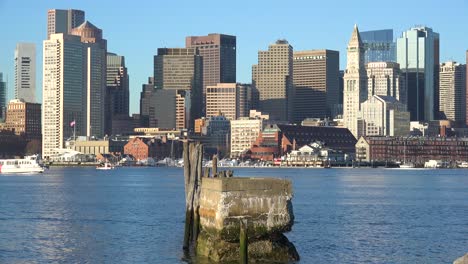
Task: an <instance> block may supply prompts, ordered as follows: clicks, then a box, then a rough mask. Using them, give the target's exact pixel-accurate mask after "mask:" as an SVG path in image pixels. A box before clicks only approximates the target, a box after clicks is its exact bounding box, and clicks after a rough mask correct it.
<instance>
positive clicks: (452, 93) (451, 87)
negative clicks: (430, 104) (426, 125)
mask: <svg viewBox="0 0 468 264" xmlns="http://www.w3.org/2000/svg"><path fill="white" fill-rule="evenodd" d="M439 87H440V97H439V101H440V104H439V108H440V109H439V111H440V115H441V118H442V119H448V120H451V121H454V122H456V123H458V124H459V125H463V124H465V123H466V119H465V118H466V65H464V64H459V63H456V62H453V61H449V62H445V63H442V64H441V65H440V86H439Z"/></svg>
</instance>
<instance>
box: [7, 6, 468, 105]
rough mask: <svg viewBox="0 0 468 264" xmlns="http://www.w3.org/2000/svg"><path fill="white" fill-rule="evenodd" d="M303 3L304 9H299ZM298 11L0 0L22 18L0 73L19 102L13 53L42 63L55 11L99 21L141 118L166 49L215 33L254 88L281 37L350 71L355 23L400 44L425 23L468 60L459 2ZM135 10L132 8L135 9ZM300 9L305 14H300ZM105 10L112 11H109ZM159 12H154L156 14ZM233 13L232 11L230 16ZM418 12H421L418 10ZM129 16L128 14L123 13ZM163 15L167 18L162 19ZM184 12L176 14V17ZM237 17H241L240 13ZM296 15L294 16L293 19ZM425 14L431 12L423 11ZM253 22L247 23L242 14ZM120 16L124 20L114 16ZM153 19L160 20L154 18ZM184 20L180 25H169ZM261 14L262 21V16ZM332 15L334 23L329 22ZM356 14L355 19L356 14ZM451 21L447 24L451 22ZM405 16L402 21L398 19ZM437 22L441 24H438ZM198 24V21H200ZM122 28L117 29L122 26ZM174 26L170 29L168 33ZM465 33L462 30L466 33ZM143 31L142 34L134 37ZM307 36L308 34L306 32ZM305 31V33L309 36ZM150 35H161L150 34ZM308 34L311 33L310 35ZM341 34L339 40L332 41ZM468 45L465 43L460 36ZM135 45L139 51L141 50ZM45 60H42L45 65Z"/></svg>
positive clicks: (11, 31)
mask: <svg viewBox="0 0 468 264" xmlns="http://www.w3.org/2000/svg"><path fill="white" fill-rule="evenodd" d="M296 3H297V4H296ZM296 3H295V4H294V5H291V6H282V5H280V4H278V3H272V6H271V8H269V9H268V10H269V12H267V13H264V12H260V11H261V10H262V9H261V3H249V5H250V7H251V8H249V9H244V8H243V6H244V5H243V4H242V3H238V4H237V5H235V6H233V7H230V12H229V13H225V15H224V16H222V17H219V18H218V20H219V22H217V23H212V20H211V19H210V18H209V16H206V17H205V16H201V15H198V14H199V12H210V11H211V12H222V11H223V10H224V6H222V5H220V4H219V3H215V2H213V1H206V2H204V3H201V4H200V3H190V2H188V3H187V6H186V7H187V8H184V9H183V10H177V9H175V8H176V6H174V5H171V4H170V3H161V4H157V3H145V6H142V7H141V8H138V7H134V6H133V5H131V3H128V4H127V3H124V4H122V5H118V6H115V5H106V2H103V3H101V2H100V3H98V4H97V5H96V4H92V3H72V4H70V3H63V2H61V1H56V0H53V1H52V0H50V1H41V2H39V3H31V4H30V5H19V4H18V3H16V2H14V1H0V22H3V23H4V24H5V23H8V21H14V19H13V18H15V17H17V16H19V14H21V16H22V23H8V24H9V25H10V24H11V25H10V27H9V28H8V31H7V32H6V34H5V36H6V41H4V42H3V44H2V47H1V49H0V58H1V59H0V71H1V72H4V77H5V78H4V79H6V77H8V80H9V83H8V99H12V98H13V95H14V83H13V76H14V49H15V46H16V44H17V43H18V42H33V43H35V44H36V46H37V51H38V53H37V58H42V51H41V50H42V49H41V46H42V41H43V40H44V39H45V38H47V27H46V22H47V11H48V10H49V9H54V8H56V9H70V8H73V9H79V10H83V11H85V12H86V14H87V17H89V18H92V19H91V20H92V21H93V23H95V24H97V25H99V27H100V28H102V29H103V32H104V38H106V39H108V40H109V47H108V51H109V52H115V53H118V54H121V55H122V56H125V57H126V60H127V67H128V71H129V75H130V76H131V78H130V112H131V113H136V112H138V98H139V91H140V87H141V85H142V84H144V83H145V82H146V80H147V78H148V77H149V76H152V57H153V56H154V55H156V52H157V48H160V47H180V48H182V47H184V40H185V38H186V37H187V36H197V35H207V34H209V33H221V34H229V35H234V36H236V37H237V82H241V83H250V82H251V78H250V76H251V66H252V65H253V64H256V61H257V53H258V51H259V50H263V49H264V48H265V47H267V46H268V45H270V44H272V43H274V42H275V41H276V40H277V39H279V38H285V39H287V40H288V42H289V43H290V44H291V45H292V46H293V48H294V50H310V49H325V48H326V49H332V50H338V51H339V52H340V55H341V56H340V69H342V70H343V69H344V68H345V66H344V65H345V64H346V59H345V58H346V45H347V42H348V38H349V30H350V28H351V27H352V25H353V24H354V23H356V24H358V26H359V28H360V30H362V31H368V30H379V29H387V28H388V29H393V31H394V36H393V38H394V39H396V38H398V37H399V36H401V34H402V32H403V31H405V30H408V29H409V28H411V27H413V26H414V25H415V24H424V25H426V26H428V27H431V28H433V29H434V31H436V32H438V33H440V38H441V62H445V61H448V60H454V61H457V62H460V63H463V62H464V60H465V56H464V55H465V51H466V45H465V44H464V43H466V41H463V39H460V34H458V32H459V31H460V30H461V29H460V30H457V28H456V26H455V28H454V26H453V25H463V22H464V21H463V19H462V18H463V10H466V8H463V7H467V6H468V3H465V2H463V1H456V3H453V5H451V7H448V6H447V5H432V6H431V7H426V6H424V5H423V4H422V1H417V2H414V3H413V2H411V3H405V5H406V6H407V8H406V9H401V8H398V9H397V7H398V6H400V5H398V4H396V5H395V8H392V7H389V9H388V10H387V11H388V12H385V13H382V12H379V9H377V8H374V7H371V6H372V3H371V2H370V1H366V2H364V3H361V4H360V6H364V7H365V8H362V9H361V8H360V9H358V8H357V7H356V6H354V5H352V4H351V3H341V7H340V8H336V7H334V6H333V5H332V4H331V3H320V4H315V3H314V4H312V3H307V2H305V1H297V2H296ZM130 6H131V8H130ZM297 6H301V8H300V9H299V8H297ZM104 7H105V8H104ZM153 7H154V8H153ZM231 8H232V10H231ZM416 8H418V12H414V10H415V9H416ZM123 11H125V12H123ZM159 11H161V12H159ZM176 11H177V12H178V13H174V12H176ZM236 11H237V12H236ZM291 11H294V12H291ZM423 11H424V12H423ZM240 12H242V14H243V16H248V17H250V18H251V19H248V20H246V21H242V20H240V19H238V17H239V16H238V14H239V13H240ZM116 13H118V14H119V16H115V15H113V14H116ZM285 13H290V14H291V15H289V16H286V17H287V18H289V19H288V20H284V19H281V20H278V21H275V20H274V18H275V17H278V16H279V15H284V14H285ZM150 14H153V15H152V16H151V15H150ZM175 14H177V17H179V18H180V20H178V21H176V22H174V20H173V19H169V18H170V17H171V16H173V15H175ZM259 14H260V15H259ZM330 14H333V19H335V21H334V22H333V23H326V24H325V25H324V23H323V21H326V20H324V19H328V17H329V15H330ZM350 14H352V15H350ZM448 14H450V20H448V19H441V17H444V16H448ZM397 15H398V18H399V19H398V20H395V19H394V17H395V16H397ZM434 17H437V18H438V19H434ZM195 18H196V19H195ZM116 21H117V22H116ZM168 21H171V27H167V24H168ZM460 28H461V26H460ZM135 29H136V30H135ZM306 29H307V30H306ZM305 30H306V31H305ZM151 32H155V33H154V34H151ZM304 32H306V34H305V33H304ZM330 32H334V34H330ZM461 38H463V36H462V37H461ZM135 45H138V48H136V46H135ZM38 61H40V60H38ZM41 87H42V67H40V65H38V67H37V93H36V95H37V99H36V100H37V101H41V97H42V89H41Z"/></svg>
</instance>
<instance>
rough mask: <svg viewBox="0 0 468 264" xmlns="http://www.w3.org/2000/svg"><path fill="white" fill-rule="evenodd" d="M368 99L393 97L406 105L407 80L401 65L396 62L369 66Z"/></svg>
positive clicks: (374, 63)
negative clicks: (375, 96)
mask: <svg viewBox="0 0 468 264" xmlns="http://www.w3.org/2000/svg"><path fill="white" fill-rule="evenodd" d="M367 78H368V82H367V88H368V98H369V99H370V98H371V97H372V96H374V95H379V96H391V97H393V98H395V99H396V100H398V101H399V102H401V103H403V104H405V105H406V85H405V78H404V76H403V75H402V73H401V71H400V65H398V63H395V62H370V63H368V64H367Z"/></svg>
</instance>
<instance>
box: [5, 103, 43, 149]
mask: <svg viewBox="0 0 468 264" xmlns="http://www.w3.org/2000/svg"><path fill="white" fill-rule="evenodd" d="M5 128H6V129H8V130H11V131H14V133H15V134H16V135H24V136H25V137H26V139H27V140H31V139H41V104H37V103H28V102H25V101H24V100H22V99H15V100H11V101H10V103H8V107H7V111H6V122H5Z"/></svg>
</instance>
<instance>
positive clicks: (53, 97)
mask: <svg viewBox="0 0 468 264" xmlns="http://www.w3.org/2000/svg"><path fill="white" fill-rule="evenodd" d="M86 59H87V54H86V52H85V49H84V48H83V43H82V42H81V39H80V37H79V36H72V35H67V34H63V33H60V34H51V35H50V36H49V39H48V40H45V41H44V42H43V76H42V79H43V90H42V109H43V111H42V157H43V158H49V157H51V156H53V155H55V154H58V153H59V149H62V148H63V147H64V143H65V141H66V139H68V138H72V137H73V135H74V132H76V134H75V136H84V135H86V95H87V94H86V89H85V85H86V67H85V63H84V62H85V61H86ZM72 124H74V126H72Z"/></svg>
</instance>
